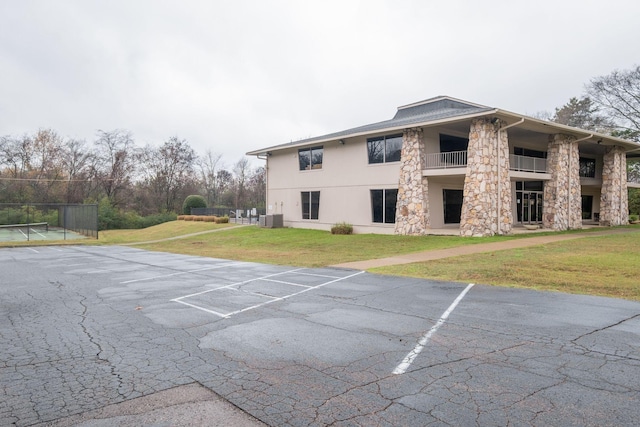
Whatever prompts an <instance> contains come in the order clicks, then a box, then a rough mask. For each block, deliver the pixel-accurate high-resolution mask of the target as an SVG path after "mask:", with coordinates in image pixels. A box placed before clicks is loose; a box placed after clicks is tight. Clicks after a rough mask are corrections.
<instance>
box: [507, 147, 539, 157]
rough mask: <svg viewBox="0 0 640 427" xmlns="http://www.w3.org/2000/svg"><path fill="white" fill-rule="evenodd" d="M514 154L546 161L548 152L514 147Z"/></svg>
mask: <svg viewBox="0 0 640 427" xmlns="http://www.w3.org/2000/svg"><path fill="white" fill-rule="evenodd" d="M513 154H515V155H516V156H525V157H535V158H537V159H546V158H547V152H546V151H538V150H530V149H528V148H522V147H513Z"/></svg>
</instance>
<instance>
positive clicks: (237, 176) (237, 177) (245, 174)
mask: <svg viewBox="0 0 640 427" xmlns="http://www.w3.org/2000/svg"><path fill="white" fill-rule="evenodd" d="M250 173H251V164H250V163H249V160H248V159H247V158H246V157H242V158H240V160H238V161H237V162H236V163H235V164H234V165H233V178H234V179H233V182H234V189H233V190H234V196H235V197H234V204H235V207H236V209H237V208H241V207H244V205H245V203H246V184H247V179H248V178H249V174H250Z"/></svg>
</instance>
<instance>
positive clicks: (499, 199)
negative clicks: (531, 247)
mask: <svg viewBox="0 0 640 427" xmlns="http://www.w3.org/2000/svg"><path fill="white" fill-rule="evenodd" d="M522 123H524V117H522V118H521V119H520V120H519V121H517V122H515V123H511V124H510V125H507V126H505V127H503V128H499V129H498V130H497V131H496V136H497V141H496V146H497V150H498V153H497V156H496V157H497V161H498V165H497V166H498V167H497V169H498V200H497V203H496V211H497V212H496V214H497V215H496V221H497V226H498V227H497V232H498V235H500V231H501V227H500V223H501V221H500V208H501V207H502V179H501V178H502V177H501V176H500V131H503V130H507V129H509V128H510V127H514V126H518V125H521V124H522Z"/></svg>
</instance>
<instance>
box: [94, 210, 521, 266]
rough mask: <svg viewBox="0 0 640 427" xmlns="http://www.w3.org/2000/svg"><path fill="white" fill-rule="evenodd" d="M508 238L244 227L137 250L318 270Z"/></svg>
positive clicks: (143, 246)
mask: <svg viewBox="0 0 640 427" xmlns="http://www.w3.org/2000/svg"><path fill="white" fill-rule="evenodd" d="M179 222H180V221H179ZM511 238H513V237H491V238H486V239H473V238H463V237H453V236H428V237H415V236H395V235H379V234H356V235H348V236H345V235H332V234H331V233H329V232H327V231H318V230H304V229H299V228H274V229H268V228H258V227H255V226H246V227H240V228H236V229H234V230H228V231H224V232H221V233H211V234H204V235H199V236H193V237H188V238H185V239H180V240H172V241H166V242H158V243H152V244H145V245H137V247H140V248H144V249H150V250H157V251H164V252H173V253H181V254H189V255H200V256H207V257H212V258H225V259H234V260H241V261H255V262H264V263H270V264H281V265H293V266H300V267H322V266H327V265H332V264H339V263H342V262H348V261H360V260H366V259H371V258H380V257H385V256H393V255H397V254H400V253H410V252H417V251H425V250H433V249H443V248H451V247H455V246H461V245H471V244H477V243H486V242H490V241H500V240H505V239H511ZM101 240H102V238H101ZM148 240H151V239H148Z"/></svg>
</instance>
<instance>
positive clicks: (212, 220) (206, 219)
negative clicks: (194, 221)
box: [203, 216, 217, 222]
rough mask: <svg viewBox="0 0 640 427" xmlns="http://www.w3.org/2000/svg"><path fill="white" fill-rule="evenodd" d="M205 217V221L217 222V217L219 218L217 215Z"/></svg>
mask: <svg viewBox="0 0 640 427" xmlns="http://www.w3.org/2000/svg"><path fill="white" fill-rule="evenodd" d="M203 218H204V219H203V221H204V222H216V219H217V217H215V216H205V217H203Z"/></svg>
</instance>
